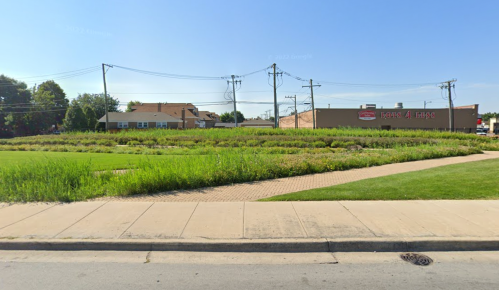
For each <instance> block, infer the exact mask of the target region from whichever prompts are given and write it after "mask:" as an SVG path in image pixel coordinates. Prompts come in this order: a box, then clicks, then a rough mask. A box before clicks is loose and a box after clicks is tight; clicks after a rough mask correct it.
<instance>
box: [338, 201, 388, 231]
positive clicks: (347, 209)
mask: <svg viewBox="0 0 499 290" xmlns="http://www.w3.org/2000/svg"><path fill="white" fill-rule="evenodd" d="M338 203H339V204H341V206H342V207H343V208H344V209H345V210H346V211H348V212H349V213H350V214H351V215H352V216H354V217H355V218H356V219H357V220H358V221H359V222H360V223H361V224H362V225H363V226H364V227H366V229H368V230H369V231H370V232H371V234H373V235H374V236H375V237H379V236H378V235H376V233H375V232H373V230H371V229H370V228H369V227H368V226H366V224H365V223H364V222H362V221H361V220H360V219H359V217H358V216H356V215H354V214H353V212H351V211H350V209H349V208H347V207H346V206H345V205H344V204H342V203H341V202H340V201H338Z"/></svg>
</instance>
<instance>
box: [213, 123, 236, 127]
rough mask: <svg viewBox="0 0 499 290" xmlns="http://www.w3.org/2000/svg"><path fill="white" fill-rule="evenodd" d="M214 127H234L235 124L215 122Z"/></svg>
mask: <svg viewBox="0 0 499 290" xmlns="http://www.w3.org/2000/svg"><path fill="white" fill-rule="evenodd" d="M238 125H239V124H238ZM215 127H224V128H233V127H236V124H235V123H215Z"/></svg>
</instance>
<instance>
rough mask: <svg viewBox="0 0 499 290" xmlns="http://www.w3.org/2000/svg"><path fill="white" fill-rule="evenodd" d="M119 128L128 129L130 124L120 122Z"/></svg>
mask: <svg viewBox="0 0 499 290" xmlns="http://www.w3.org/2000/svg"><path fill="white" fill-rule="evenodd" d="M118 128H128V122H118Z"/></svg>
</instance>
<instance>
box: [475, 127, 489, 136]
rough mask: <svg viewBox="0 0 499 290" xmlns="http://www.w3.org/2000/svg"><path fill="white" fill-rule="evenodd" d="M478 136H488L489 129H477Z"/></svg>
mask: <svg viewBox="0 0 499 290" xmlns="http://www.w3.org/2000/svg"><path fill="white" fill-rule="evenodd" d="M476 134H477V135H481V136H487V129H485V128H477V129H476Z"/></svg>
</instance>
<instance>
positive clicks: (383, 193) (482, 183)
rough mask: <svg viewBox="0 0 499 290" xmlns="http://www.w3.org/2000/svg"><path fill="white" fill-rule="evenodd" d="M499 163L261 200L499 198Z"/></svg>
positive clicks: (466, 165)
mask: <svg viewBox="0 0 499 290" xmlns="http://www.w3.org/2000/svg"><path fill="white" fill-rule="evenodd" d="M498 167H499V160H498V159H492V160H485V161H476V162H470V163H464V164H455V165H448V166H442V167H437V168H432V169H427V170H422V171H417V172H409V173H401V174H396V175H390V176H385V177H378V178H372V179H365V180H360V181H356V182H351V183H346V184H341V185H336V186H330V187H324V188H318V189H312V190H305V191H299V192H295V193H289V194H284V195H279V196H273V197H270V198H266V199H262V201H298V200H301V201H310V200H417V199H420V200H423V199H498V198H499V178H498V174H497V168H498Z"/></svg>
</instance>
